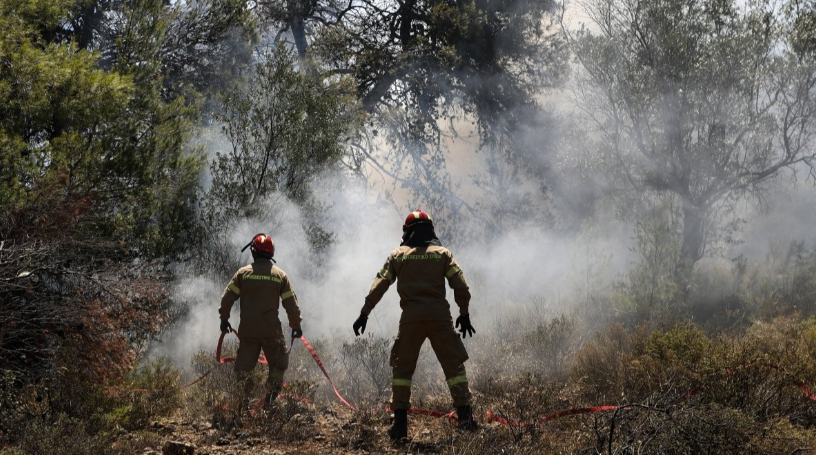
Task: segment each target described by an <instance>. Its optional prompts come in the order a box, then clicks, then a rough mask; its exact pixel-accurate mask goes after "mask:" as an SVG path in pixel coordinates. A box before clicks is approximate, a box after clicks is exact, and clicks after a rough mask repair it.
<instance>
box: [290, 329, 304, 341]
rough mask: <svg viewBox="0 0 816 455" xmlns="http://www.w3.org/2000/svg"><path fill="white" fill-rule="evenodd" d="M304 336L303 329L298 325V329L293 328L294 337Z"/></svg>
mask: <svg viewBox="0 0 816 455" xmlns="http://www.w3.org/2000/svg"><path fill="white" fill-rule="evenodd" d="M302 336H303V330H301V329H300V327H298V328H297V329H292V339H295V338H300V337H302Z"/></svg>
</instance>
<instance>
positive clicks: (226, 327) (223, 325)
mask: <svg viewBox="0 0 816 455" xmlns="http://www.w3.org/2000/svg"><path fill="white" fill-rule="evenodd" d="M230 330H232V326H231V325H230V323H229V321H227V320H226V319H222V320H221V333H227V332H229V331H230Z"/></svg>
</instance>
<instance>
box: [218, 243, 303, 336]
mask: <svg viewBox="0 0 816 455" xmlns="http://www.w3.org/2000/svg"><path fill="white" fill-rule="evenodd" d="M239 298H240V299H241V324H240V326H239V327H238V334H239V335H240V336H242V337H244V336H246V337H282V336H283V333H282V332H281V323H280V319H278V308H280V302H281V301H282V302H283V308H284V309H285V310H286V315H287V316H288V318H289V327H291V328H293V329H296V328H300V321H301V317H300V307H298V301H297V296H296V295H295V290H294V289H292V285H291V284H290V283H289V277H288V276H286V273H285V272H284V271H283V270H281V269H280V268H279V267H278V266H276V265H273V264H272V261H270V260H269V259H263V258H258V259H256V260H255V262H253V263H252V264H250V265H247V266H244V267H241V268H240V269H238V271H237V272H235V275H233V277H232V280H230V283H229V285H227V288H226V289H224V293H223V295H222V296H221V307H220V308H219V310H218V312H219V314H220V315H221V319H229V316H230V310H232V305H233V303H235V301H236V300H238V299H239Z"/></svg>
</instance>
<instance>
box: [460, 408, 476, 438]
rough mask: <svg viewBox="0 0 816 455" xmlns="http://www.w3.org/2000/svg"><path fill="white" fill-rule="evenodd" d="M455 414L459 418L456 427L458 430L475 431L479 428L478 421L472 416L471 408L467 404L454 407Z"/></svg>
mask: <svg viewBox="0 0 816 455" xmlns="http://www.w3.org/2000/svg"><path fill="white" fill-rule="evenodd" d="M456 416H457V417H458V418H459V425H457V428H459V429H460V430H465V431H476V430H478V429H479V423H478V422H476V419H475V418H474V417H473V408H471V407H470V405H469V404H466V405H464V406H459V407H458V408H456Z"/></svg>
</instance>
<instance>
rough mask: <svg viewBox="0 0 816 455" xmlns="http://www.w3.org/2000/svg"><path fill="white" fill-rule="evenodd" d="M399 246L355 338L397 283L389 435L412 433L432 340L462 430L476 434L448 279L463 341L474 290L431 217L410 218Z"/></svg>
mask: <svg viewBox="0 0 816 455" xmlns="http://www.w3.org/2000/svg"><path fill="white" fill-rule="evenodd" d="M402 230H403V236H402V243H401V244H400V247H399V248H397V249H396V250H394V251H393V252H392V253H391V254H390V255H389V256H388V259H386V261H385V265H384V266H383V268H382V270H380V271H379V272H378V273H377V277H376V278H375V279H374V284H372V286H371V290H370V291H369V293H368V296H367V297H366V298H365V305H364V306H363V308H362V311H361V312H360V317H359V318H358V319H357V321H355V322H354V325H353V328H354V334H355V335H358V336H359V334H360V333H364V332H365V326H366V322H367V320H368V315H369V314H370V313H371V310H373V309H374V306H375V305H377V303H378V302H379V301H380V299H382V297H383V294H385V291H387V290H388V287H389V286H391V284H392V283H394V282H395V281H396V282H397V293H399V296H400V307H401V308H402V316H401V317H400V323H399V332H398V333H397V338H396V340H395V341H394V346H393V348H392V349H391V359H390V364H391V367H392V369H393V383H392V388H391V391H392V395H391V409H392V410H393V412H394V420H393V422H392V425H391V428H390V429H389V430H388V435H389V436H390V437H391V439H393V440H398V439H401V438H405V437H407V435H408V409H409V408H410V407H411V403H410V401H411V378H412V377H413V375H414V370H415V369H416V364H417V360H418V359H419V350H420V348H421V347H422V344H423V343H424V342H425V339H426V338H427V339H429V340H430V341H431V347H432V348H433V350H434V353H435V354H436V358H437V359H438V360H439V363H440V364H441V365H442V370H443V371H444V373H445V378H446V379H447V382H448V387H449V388H450V393H451V397H452V398H453V404H454V406H456V412H457V414H458V417H459V429H461V430H469V431H474V430H476V429H477V428H478V424H477V422H476V420H475V419H474V417H473V409H472V408H471V394H470V388H469V387H468V379H467V376H466V375H465V361H466V360H467V359H468V354H467V351H466V350H465V345H464V344H463V343H462V339H460V338H459V336H458V335H457V333H456V331H455V330H454V325H453V319H452V317H451V312H450V304H449V303H448V302H447V300H445V280H446V279H447V280H448V283H449V285H450V287H451V288H452V289H453V295H454V300H455V301H456V304H457V305H458V306H459V313H460V315H459V317H458V318H456V327H460V329H459V330H460V332H461V334H462V338H464V337H465V336H466V335H468V334H469V335H470V336H473V334H474V333H475V332H476V331H475V330H474V329H473V326H472V325H471V324H470V316H469V314H468V304H469V303H470V291H469V290H468V285H467V281H465V276H464V274H463V273H462V269H461V268H459V265H458V264H457V263H456V260H454V258H453V255H452V254H451V252H450V251H449V250H448V249H447V248H444V247H443V246H442V244H441V243H440V242H439V239H438V238H437V237H436V234H435V232H434V226H433V222H432V220H431V217H430V216H429V215H428V214H427V213H425V212H423V211H421V210H416V211H414V212H412V213H411V214H409V215H408V217H407V218H406V219H405V224H404V225H403V227H402Z"/></svg>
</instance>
